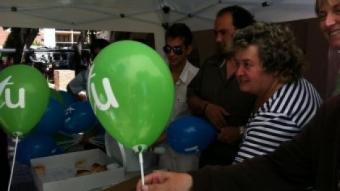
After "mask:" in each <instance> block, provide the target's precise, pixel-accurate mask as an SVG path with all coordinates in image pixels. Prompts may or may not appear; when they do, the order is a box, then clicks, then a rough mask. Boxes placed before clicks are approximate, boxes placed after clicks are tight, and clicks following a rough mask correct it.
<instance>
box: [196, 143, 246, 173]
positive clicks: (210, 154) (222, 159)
mask: <svg viewBox="0 0 340 191" xmlns="http://www.w3.org/2000/svg"><path fill="white" fill-rule="evenodd" d="M240 143H241V140H240V141H236V142H234V143H231V144H228V143H222V142H219V141H216V142H214V143H212V144H210V145H209V146H208V147H207V148H206V149H205V150H203V151H202V153H201V155H200V161H199V167H200V168H201V167H204V166H206V165H230V164H232V162H233V161H234V158H235V156H236V154H237V151H238V149H239V146H240Z"/></svg>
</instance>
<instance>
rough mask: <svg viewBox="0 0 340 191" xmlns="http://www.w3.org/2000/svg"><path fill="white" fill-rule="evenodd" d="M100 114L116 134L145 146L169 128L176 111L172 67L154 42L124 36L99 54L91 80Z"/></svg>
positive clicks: (91, 91) (138, 148)
mask: <svg viewBox="0 0 340 191" xmlns="http://www.w3.org/2000/svg"><path fill="white" fill-rule="evenodd" d="M87 86H88V88H87V90H88V95H89V100H90V103H91V106H92V108H93V111H94V112H95V115H96V116H97V118H98V119H99V121H100V122H101V124H102V125H103V126H104V128H105V129H106V130H107V131H108V133H110V135H111V136H112V137H114V138H115V139H116V140H118V141H119V142H120V143H122V144H123V145H124V146H126V147H128V148H131V149H133V150H135V151H143V150H145V149H146V148H147V147H148V146H150V145H151V144H152V143H153V142H154V141H155V140H156V139H157V138H158V137H159V135H160V134H161V133H162V132H163V130H164V128H165V126H166V124H167V122H168V120H169V117H170V115H171V113H172V108H173V102H174V94H175V93H174V84H173V80H172V76H171V73H170V70H169V67H168V66H167V65H166V64H165V62H164V60H163V59H162V58H161V57H160V55H159V54H158V53H157V52H155V51H154V50H153V49H152V48H150V47H148V46H147V45H145V44H142V43H139V42H136V41H128V40H126V41H119V42H116V43H113V44H111V45H110V46H108V47H106V48H104V49H103V50H102V51H101V52H100V53H99V54H98V55H97V57H96V58H95V60H94V65H93V66H92V68H91V70H90V74H89V81H88V84H87Z"/></svg>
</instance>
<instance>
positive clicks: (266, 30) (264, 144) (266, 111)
mask: <svg viewBox="0 0 340 191" xmlns="http://www.w3.org/2000/svg"><path fill="white" fill-rule="evenodd" d="M233 45H234V47H233V50H234V53H235V61H236V63H237V65H238V70H237V72H236V76H237V79H238V81H239V85H240V89H241V91H244V92H247V93H251V94H254V95H256V96H257V99H256V102H255V108H254V112H253V114H252V116H251V117H250V118H249V120H248V123H247V124H246V126H245V132H244V136H243V141H242V143H241V146H240V149H239V151H238V154H237V156H236V158H235V161H234V162H236V163H237V162H242V161H243V160H244V159H249V158H253V157H255V156H259V155H265V154H268V153H270V152H273V151H274V150H276V148H278V147H279V145H280V144H281V143H282V142H285V141H288V140H291V139H292V138H293V137H294V136H295V135H297V134H298V133H299V132H300V131H301V130H302V128H303V127H304V126H305V125H306V124H307V123H308V122H309V121H310V120H311V119H312V118H313V116H314V115H315V113H316V111H317V109H318V107H319V106H320V103H321V98H320V96H319V94H318V92H317V91H316V90H315V88H314V87H313V85H312V84H310V83H309V82H308V81H307V80H306V79H304V78H303V77H302V70H303V66H304V60H303V54H302V51H301V49H299V48H298V47H297V45H296V42H295V38H294V34H293V33H292V32H291V31H290V30H289V28H288V27H285V26H280V25H277V24H266V23H256V24H254V25H252V26H250V27H247V28H245V29H243V30H240V31H239V32H238V33H237V34H236V36H235V38H234V44H233Z"/></svg>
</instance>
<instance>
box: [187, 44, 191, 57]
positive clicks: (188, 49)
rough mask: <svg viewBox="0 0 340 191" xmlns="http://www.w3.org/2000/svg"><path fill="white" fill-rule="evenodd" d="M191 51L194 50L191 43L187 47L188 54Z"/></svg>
mask: <svg viewBox="0 0 340 191" xmlns="http://www.w3.org/2000/svg"><path fill="white" fill-rule="evenodd" d="M191 52H192V46H191V45H189V46H188V47H187V55H189V54H191Z"/></svg>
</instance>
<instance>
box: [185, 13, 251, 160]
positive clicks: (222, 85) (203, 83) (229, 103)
mask: <svg viewBox="0 0 340 191" xmlns="http://www.w3.org/2000/svg"><path fill="white" fill-rule="evenodd" d="M252 23H254V19H253V15H252V14H251V13H249V12H248V11H247V10H246V9H244V8H242V7H239V6H230V7H226V8H224V9H221V10H220V11H219V12H218V13H217V15H216V19H215V28H214V31H215V41H216V43H217V44H218V45H219V48H220V53H219V55H217V56H214V57H212V58H210V59H208V60H207V61H206V62H205V63H204V65H203V66H202V67H201V69H200V71H199V73H198V74H197V75H196V76H195V78H194V79H193V80H192V82H191V83H190V85H189V86H188V93H187V97H188V105H189V108H190V110H191V111H192V112H193V113H194V114H196V115H199V116H202V117H205V118H207V119H208V120H209V121H210V122H211V123H212V124H213V125H214V126H215V127H216V128H217V130H218V131H219V135H218V140H217V141H216V142H215V143H214V144H212V145H210V146H209V147H208V148H207V149H206V150H204V151H203V152H202V153H201V156H200V166H201V167H202V166H205V165H228V164H231V163H232V161H233V160H234V157H235V155H236V153H237V150H238V146H239V143H240V140H241V132H240V129H241V128H239V126H242V125H244V124H245V123H246V122H247V119H248V116H249V115H250V113H251V110H252V109H253V103H254V100H255V99H254V96H252V95H250V94H246V93H243V92H241V91H240V88H239V85H238V82H237V79H236V77H235V71H236V65H235V63H234V61H233V59H232V58H231V56H230V53H228V52H229V51H230V49H231V45H232V41H233V38H234V34H235V32H236V30H237V29H241V28H244V27H246V26H248V25H250V24H252Z"/></svg>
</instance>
